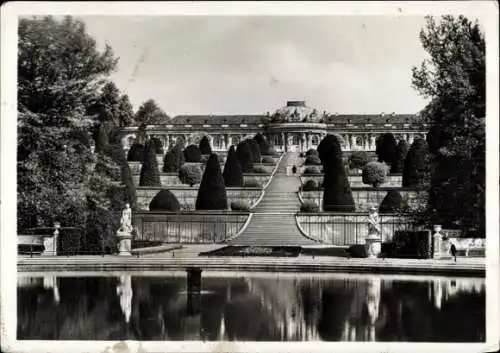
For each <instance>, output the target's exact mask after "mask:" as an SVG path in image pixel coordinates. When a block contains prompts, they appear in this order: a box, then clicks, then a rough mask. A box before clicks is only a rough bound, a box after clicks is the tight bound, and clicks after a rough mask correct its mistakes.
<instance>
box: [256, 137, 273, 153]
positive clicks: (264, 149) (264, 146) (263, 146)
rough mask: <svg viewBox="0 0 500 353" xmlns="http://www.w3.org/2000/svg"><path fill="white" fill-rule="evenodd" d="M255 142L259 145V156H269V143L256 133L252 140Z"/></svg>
mask: <svg viewBox="0 0 500 353" xmlns="http://www.w3.org/2000/svg"><path fill="white" fill-rule="evenodd" d="M253 139H254V140H255V142H257V144H258V145H259V148H260V154H261V155H269V147H270V146H269V142H268V141H267V139H266V137H265V136H264V135H262V134H261V133H258V134H257V135H255V136H254V138H253Z"/></svg>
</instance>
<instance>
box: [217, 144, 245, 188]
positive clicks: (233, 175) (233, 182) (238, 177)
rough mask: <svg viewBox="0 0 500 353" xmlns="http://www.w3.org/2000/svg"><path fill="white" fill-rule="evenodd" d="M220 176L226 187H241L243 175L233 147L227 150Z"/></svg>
mask: <svg viewBox="0 0 500 353" xmlns="http://www.w3.org/2000/svg"><path fill="white" fill-rule="evenodd" d="M222 176H223V178H224V184H225V185H226V186H243V173H242V171H241V166H240V162H239V161H238V156H237V155H236V150H235V149H234V146H231V148H229V152H228V154H227V159H226V164H225V165H224V172H223V173H222Z"/></svg>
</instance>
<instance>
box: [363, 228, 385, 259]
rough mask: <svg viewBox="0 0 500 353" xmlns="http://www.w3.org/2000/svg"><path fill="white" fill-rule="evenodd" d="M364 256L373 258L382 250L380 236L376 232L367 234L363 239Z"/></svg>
mask: <svg viewBox="0 0 500 353" xmlns="http://www.w3.org/2000/svg"><path fill="white" fill-rule="evenodd" d="M365 250H366V257H368V258H369V259H375V258H378V257H379V256H380V252H381V251H382V238H381V237H380V236H379V235H378V234H368V236H367V237H366V239H365Z"/></svg>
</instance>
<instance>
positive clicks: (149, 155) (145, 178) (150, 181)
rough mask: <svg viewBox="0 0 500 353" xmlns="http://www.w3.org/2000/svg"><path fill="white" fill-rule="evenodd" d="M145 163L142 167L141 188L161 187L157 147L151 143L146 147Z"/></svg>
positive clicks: (147, 143)
mask: <svg viewBox="0 0 500 353" xmlns="http://www.w3.org/2000/svg"><path fill="white" fill-rule="evenodd" d="M144 149H145V151H144V161H143V162H142V167H141V177H140V179H139V185H140V186H161V181H160V171H159V170H158V162H157V160H156V153H155V152H156V151H155V146H154V145H153V143H152V142H151V141H148V142H146V146H145V147H144Z"/></svg>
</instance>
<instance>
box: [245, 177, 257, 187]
mask: <svg viewBox="0 0 500 353" xmlns="http://www.w3.org/2000/svg"><path fill="white" fill-rule="evenodd" d="M244 185H245V186H246V187H249V188H259V187H261V185H260V183H259V181H258V180H257V179H255V178H251V179H246V180H245V184H244Z"/></svg>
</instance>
